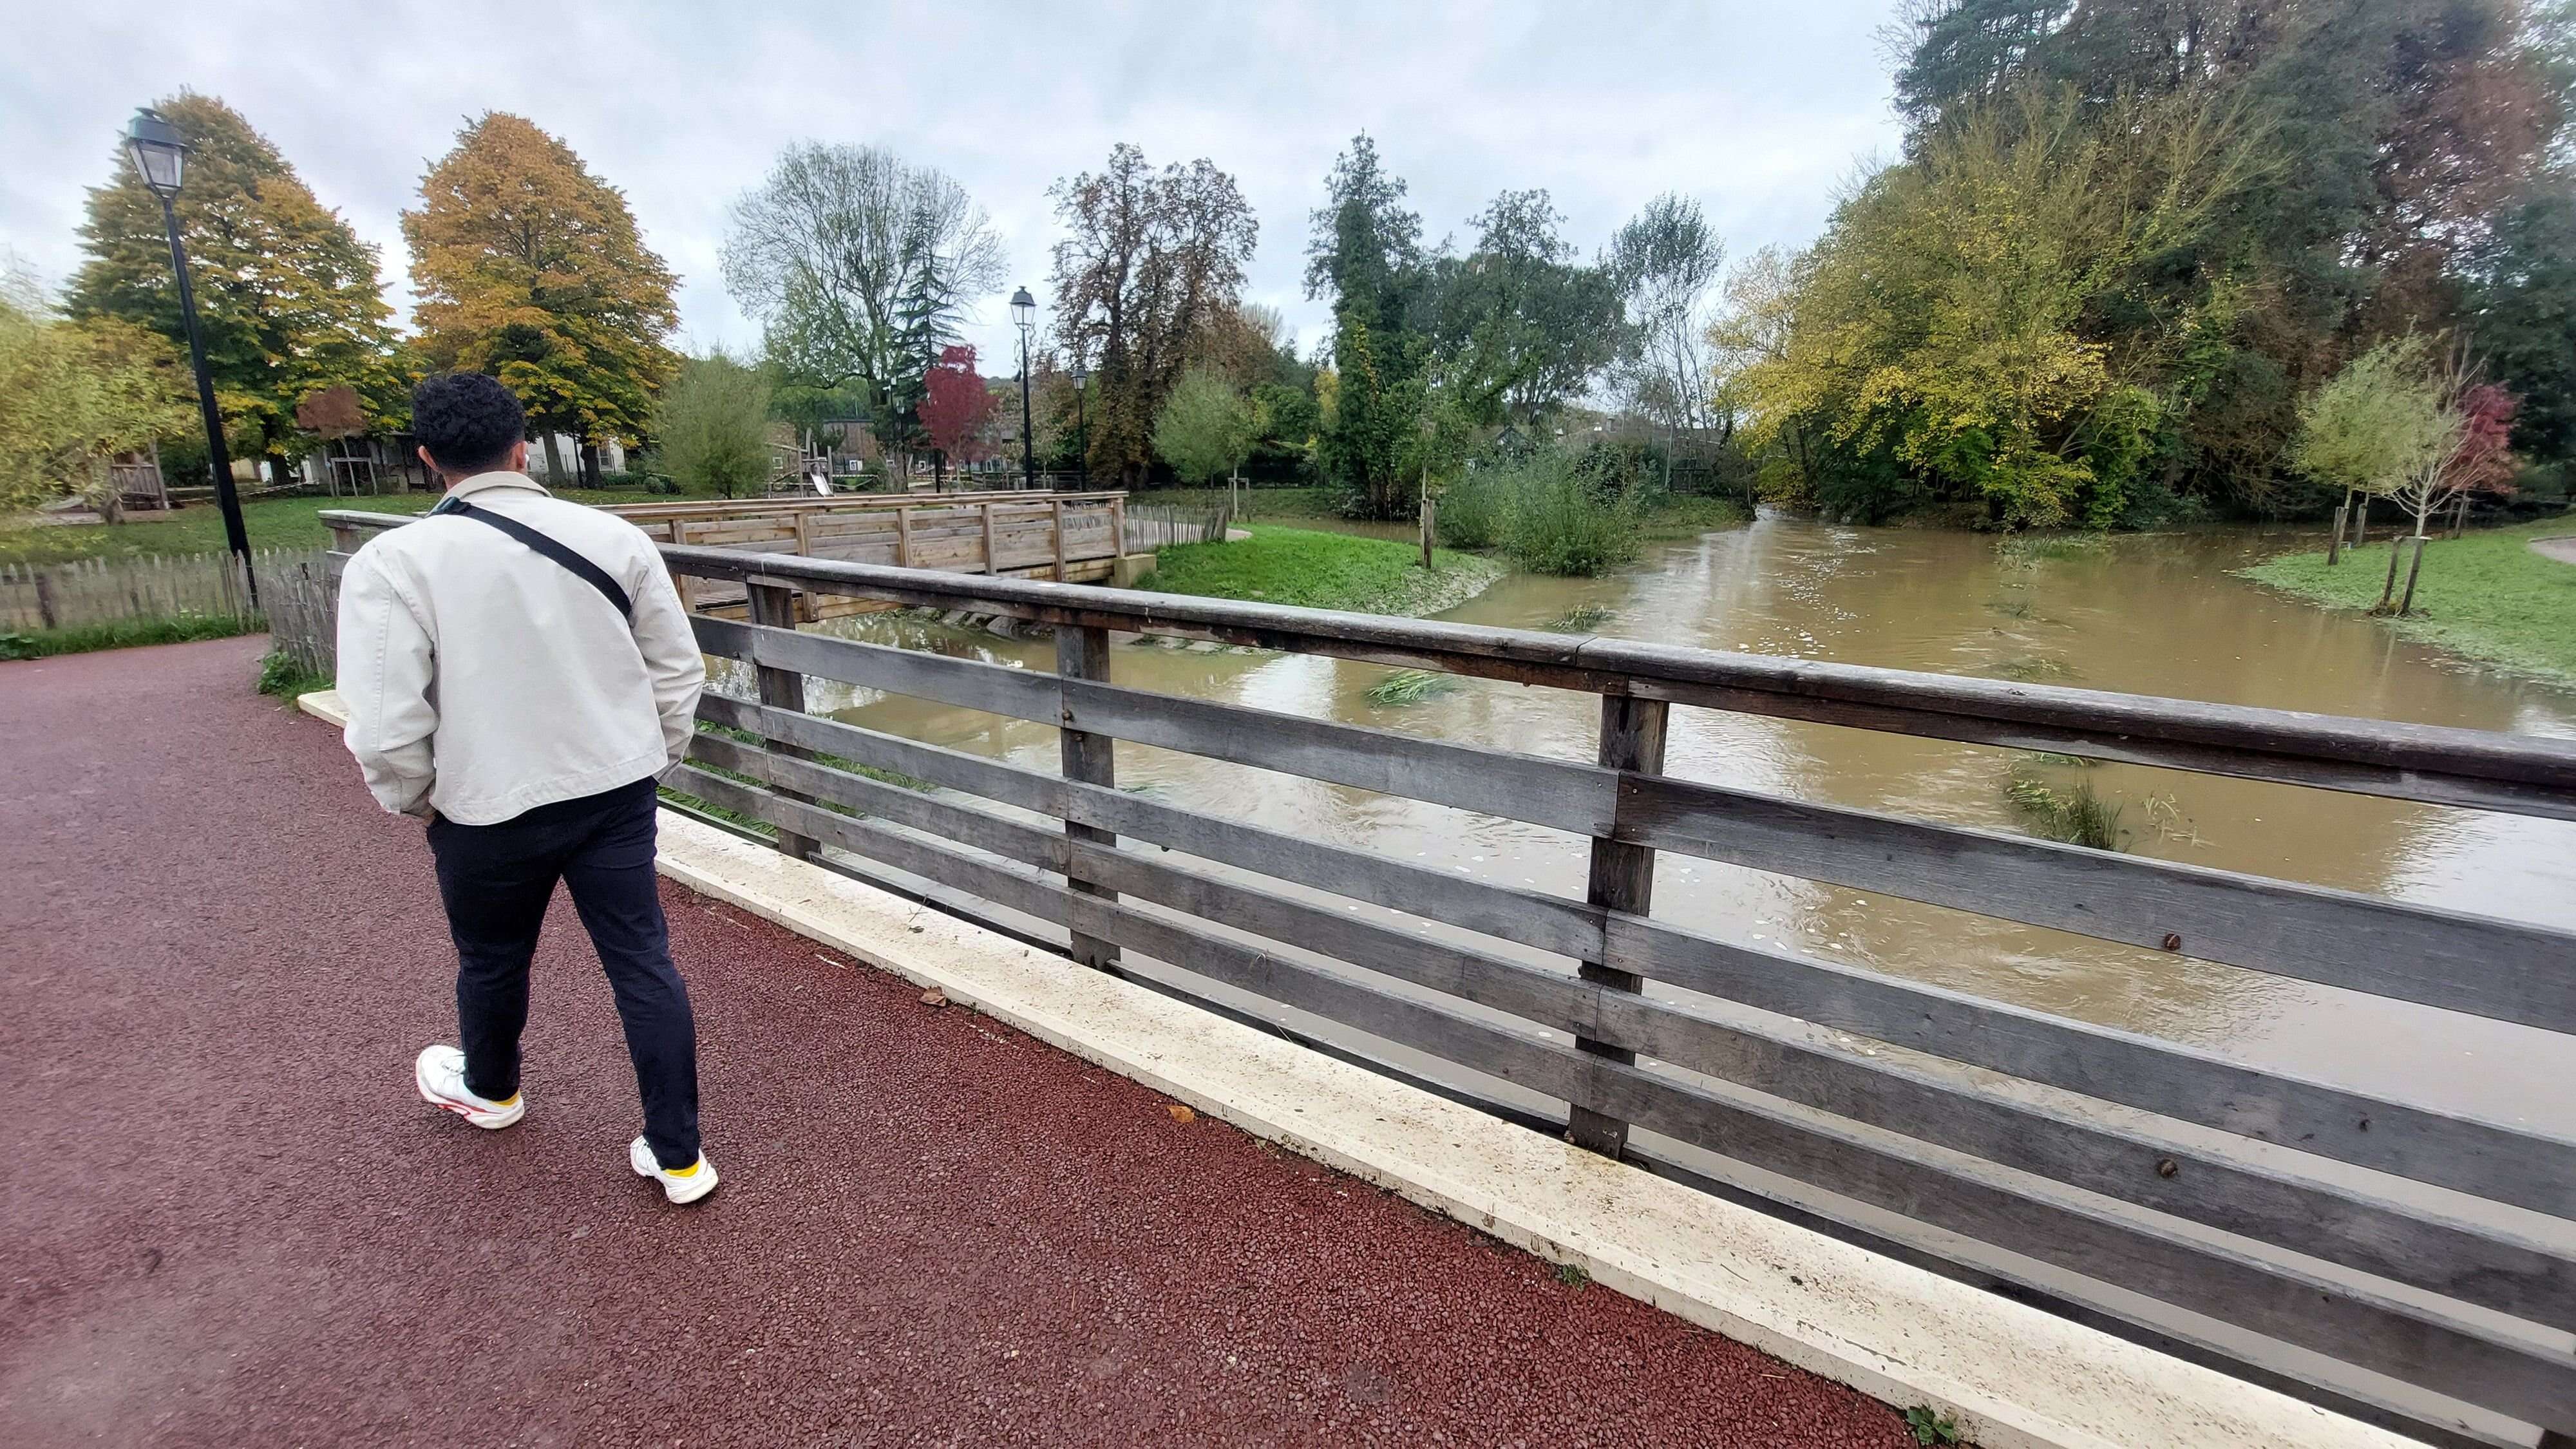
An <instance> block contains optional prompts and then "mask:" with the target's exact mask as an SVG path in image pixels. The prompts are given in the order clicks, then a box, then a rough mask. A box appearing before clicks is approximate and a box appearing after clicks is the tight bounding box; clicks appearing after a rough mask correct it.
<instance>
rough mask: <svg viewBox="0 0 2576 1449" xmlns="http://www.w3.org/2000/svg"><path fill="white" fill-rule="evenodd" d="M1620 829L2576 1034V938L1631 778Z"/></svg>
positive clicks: (1800, 871) (1652, 841)
mask: <svg viewBox="0 0 2576 1449" xmlns="http://www.w3.org/2000/svg"><path fill="white" fill-rule="evenodd" d="M1615 833H1616V835H1617V836H1618V838H1619V839H1622V840H1633V841H1636V842H1638V843H1639V844H1643V845H1655V846H1661V847H1663V848H1666V849H1670V850H1679V851H1685V852H1688V853H1690V854H1692V855H1697V856H1702V857H1705V858H1708V859H1711V860H1723V861H1728V862H1731V863H1733V864H1737V865H1746V866H1751V867H1753V868H1754V869H1757V870H1766V871H1774V872H1778V873H1780V874H1783V875H1796V876H1804V877H1806V878H1807V879H1809V880H1821V881H1831V882H1833V883H1834V884H1836V885H1844V886H1849V887H1851V888H1853V889H1855V890H1869V891H1883V892H1885V893H1887V894H1889V895H1895V896H1902V897H1904V898H1906V899H1908V900H1916V901H1926V902H1929V903H1931V904H1934V905H1941V906H1951V907H1955V908H1957V909H1959V910H1967V911H1977V912H1981V913H1983V914H1985V915H1990V916H2003V917H2006V918H2008V919H2011V920H2016V921H2024V922H2028V923H2030V924H2032V925H2038V926H2052V927H2055V928H2057V929H2059V930H2066V931H2077V932H2081V933H2083V934H2084V935H2087V936H2094V937H2099V938H2101V939H2103V940H2108V941H2120V942H2124V943H2126V944H2129V945H2132V946H2144V947H2147V948H2149V949H2154V950H2166V951H2174V952H2178V953H2180V954H2183V955H2186V956H2196V957H2199V958H2200V959H2202V960H2205V961H2223V962H2226V963H2227V964H2229V965H2233V966H2243V967H2247V968H2249V969H2252V970H2256V971H2266V972H2270V973H2273V974H2275V975H2280V976H2290V977H2295V978H2297V979H2299V980H2302V981H2315V982H2319V983H2322V984H2324V985H2328V986H2340V987H2344V988H2346V989H2348V990H2353V991H2366V992H2370V993H2372V994H2373V995H2378V996H2388V997H2395V998H2397V999H2398V1000H2401V1001H2414V1002H2420V1003H2422V1004H2423V1005H2426V1006H2437V1007H2441V1008H2444V1009H2446V1010H2450V1011H2460V1012H2467V1013H2469V1014H2471V1015H2475V1016H2485V1017H2494V1018H2496V1019H2499V1020H2503V1021H2515V1022H2521V1023H2523V1024H2525V1025H2528V1026H2537V1027H2542V1028H2545V1029H2547V1030H2550V1031H2560V1032H2576V933H2570V932H2566V931H2559V930H2552V929H2550V928H2548V927H2545V926H2535V925H2528V924H2524V923H2520V922H2513V921H2504V920H2498V919H2495V918H2493V917H2488V916H2473V915H2469V914H2466V913H2464V912H2459V911H2445V910H2440V909H2437V908H2434V907H2431V906H2420V905H2412V904H2407V903H2402V902H2397V901H2389V900H2382V899H2379V898H2376V897H2372V896H2364V895H2356V894H2354V893H2352V892H2349V891H2337V890H2328V889H2325V888H2323V887H2320V886H2309V885H2298V884H2294V883H2292V882H2288V881H2277V880H2267V879H2265V878H2263V877H2260V876H2249V875H2239V874H2236V873H2235V872H2232V871H2223V870H2213V869H2210V868H2208V867H2205V866H2195V865H2185V864H2180V863H2177V862H2173V861H2162V860H2152V859H2148V858H2145V857H2142V856H2133V855H2121V854H2117V853H2114V852H2109V851H2100V850H2087V849H2084V848H2082V847H2080V846H2072V845H2059V844H2057V843H2055V842H2053V841H2044V840H2031V839H2028V838H2026V837H2022V836H2014V835H2004V834H1999V833H1997V832H1994V831H1987V830H1975V829H1971V828H1968V827H1965V826H1956V825H1936V824H1932V823H1929V822H1926V821H1919V820H1907V819H1902V818H1899V817H1896V816H1891V815H1883V814H1879V813H1877V812H1875V811H1868V810H1855V809H1850V808H1848V807H1844V806H1836V805H1817V804H1811V803H1808V802H1805V801H1798V800H1788V799H1783V798H1780V797H1778V796H1773V795H1766V794H1762V793H1759V792H1756V791H1751V790H1738V789H1732V788H1729V787H1726V786H1722V785H1707V784H1700V783H1697V782H1693V781H1684V780H1674V779H1669V778H1653V777H1648V776H1643V775H1629V776H1624V777H1622V779H1621V780H1620V784H1619V822H1618V827H1617V830H1616V832H1615Z"/></svg>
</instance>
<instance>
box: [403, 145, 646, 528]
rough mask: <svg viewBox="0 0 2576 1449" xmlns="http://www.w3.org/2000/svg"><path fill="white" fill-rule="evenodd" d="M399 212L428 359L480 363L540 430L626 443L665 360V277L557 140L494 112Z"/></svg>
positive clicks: (638, 430)
mask: <svg viewBox="0 0 2576 1449" xmlns="http://www.w3.org/2000/svg"><path fill="white" fill-rule="evenodd" d="M420 192H421V204H420V209H419V210H417V211H406V212H404V213H403V217H402V228H403V240H404V241H405V242H406V243H408V244H409V245H410V248H411V255H412V264H411V279H412V287H413V289H414V290H415V291H417V292H418V293H419V294H420V303H419V305H418V307H417V308H415V309H414V311H413V313H412V318H413V322H414V324H415V325H417V326H418V327H419V329H420V344H419V345H420V353H421V356H422V358H423V360H424V361H426V362H428V363H429V364H430V365H431V366H432V367H435V368H442V369H459V370H470V371H475V372H486V373H490V374H491V375H492V376H494V377H496V378H499V379H500V380H501V382H502V384H503V385H504V386H506V387H508V388H509V389H510V390H511V391H512V392H515V393H517V394H518V395H519V399H520V401H521V402H522V403H524V404H525V405H526V406H527V409H528V416H529V418H530V419H531V420H532V421H533V422H534V423H535V424H536V425H537V426H538V427H539V428H540V429H542V430H543V431H544V434H545V443H546V466H547V469H548V471H549V472H550V473H552V474H554V475H555V476H558V477H560V476H561V475H562V471H563V467H562V459H561V458H560V457H558V456H557V455H556V452H555V443H554V434H556V433H558V432H564V433H570V434H572V435H573V436H574V437H576V438H579V439H581V440H582V442H583V444H584V447H583V453H584V463H585V465H587V464H588V463H589V458H590V454H591V449H590V447H589V444H590V443H591V442H592V441H593V440H595V439H599V438H604V437H614V438H622V439H626V440H629V441H633V440H635V439H637V438H640V437H641V436H642V435H643V434H644V432H645V430H646V428H647V426H648V424H649V421H650V419H651V417H652V415H653V398H654V394H655V393H657V392H658V391H659V390H660V389H661V387H662V385H663V384H664V383H666V382H668V381H669V380H670V379H671V378H672V377H673V376H674V375H675V374H677V373H678V371H679V367H680V358H679V355H678V354H677V353H675V352H673V351H672V350H671V349H670V347H669V346H667V345H666V344H665V343H664V341H663V339H664V338H666V337H668V336H669V335H670V334H671V332H672V331H673V330H674V329H675V328H677V327H678V326H679V311H678V308H677V306H676V305H675V304H674V303H673V301H672V298H671V289H672V287H673V286H674V285H675V281H676V279H675V278H674V277H673V276H672V274H671V269H670V268H669V267H668V266H666V265H664V264H663V261H662V259H661V258H660V257H658V256H656V255H654V254H653V251H652V250H651V249H650V248H649V247H647V246H645V245H644V239H643V235H642V233H641V232H640V231H639V230H638V229H637V227H636V225H635V215H634V213H633V212H631V211H629V210H627V207H626V198H625V196H624V194H623V193H621V192H619V191H618V190H617V188H615V187H613V186H611V185H609V184H608V183H607V182H605V181H602V180H601V179H600V178H599V177H597V176H596V175H593V174H592V173H591V171H590V168H589V167H587V166H585V165H583V164H582V160H581V158H580V157H579V156H577V155H575V154H573V150H572V148H571V147H569V146H566V145H565V144H564V143H563V142H561V141H559V140H557V139H555V138H554V137H553V136H550V135H548V134H546V133H545V132H544V131H541V130H539V129H538V128H537V127H536V126H534V125H532V124H530V123H529V122H527V121H525V120H523V119H521V118H520V117H517V116H513V115H510V114H508V113H506V112H502V111H487V112H485V113H484V114H483V115H482V116H481V117H480V118H478V119H476V120H475V121H473V122H472V123H470V124H468V125H467V126H466V127H465V129H464V130H462V131H460V132H458V133H457V137H456V148H455V149H454V150H452V151H450V152H448V153H447V155H446V156H444V157H442V158H441V159H440V160H439V162H438V164H437V165H435V166H433V167H431V168H430V170H429V174H428V175H427V176H425V177H423V178H422V179H421V184H420Z"/></svg>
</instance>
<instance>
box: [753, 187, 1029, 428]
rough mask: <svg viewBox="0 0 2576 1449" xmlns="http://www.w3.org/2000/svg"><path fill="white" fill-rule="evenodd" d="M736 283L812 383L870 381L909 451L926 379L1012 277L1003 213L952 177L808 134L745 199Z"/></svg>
mask: <svg viewBox="0 0 2576 1449" xmlns="http://www.w3.org/2000/svg"><path fill="white" fill-rule="evenodd" d="M723 258H724V275H725V286H726V288H727V290H729V291H730V292H732V294H733V298H734V300H735V301H736V302H738V303H740V304H741V306H742V309H743V310H744V311H745V312H748V313H750V314H751V315H752V316H753V317H755V318H757V319H759V321H760V323H761V327H762V347H763V349H764V351H765V353H766V355H767V357H768V359H769V360H770V362H771V363H772V364H773V365H775V366H776V367H777V368H778V370H779V372H780V375H781V376H782V378H783V379H784V380H785V381H786V382H788V383H790V384H791V385H793V386H795V387H797V388H800V389H822V390H832V389H840V388H845V387H851V388H855V389H857V390H858V391H859V392H860V393H861V394H862V395H863V396H864V397H865V398H866V400H867V403H868V406H869V409H870V412H871V415H872V416H874V417H875V418H877V420H878V421H877V424H876V432H877V437H878V441H880V442H882V443H885V444H886V445H887V446H889V447H898V448H899V447H902V446H905V445H906V443H907V440H908V439H909V438H910V436H911V434H912V429H913V428H914V426H916V424H917V412H916V409H917V406H918V402H919V399H918V396H917V395H909V396H905V397H900V398H897V399H896V400H895V405H894V406H892V407H889V406H888V399H889V397H890V396H892V395H894V394H896V393H898V392H904V391H906V390H908V389H911V388H914V387H917V386H918V385H919V384H920V382H921V380H922V378H923V377H924V376H925V375H926V373H927V372H928V370H929V365H930V364H931V362H932V361H934V360H935V359H936V358H937V357H938V355H939V348H940V347H942V346H945V345H946V344H947V343H948V342H951V341H954V340H955V337H956V333H957V323H958V321H959V319H960V317H961V315H962V313H963V309H964V308H965V306H966V305H967V303H968V302H969V301H970V300H971V299H973V298H976V297H981V296H985V295H987V294H989V293H991V292H993V291H994V290H996V289H997V288H999V287H1000V286H1001V284H1002V264H1003V251H1002V241H1001V238H1000V236H999V235H998V234H996V233H995V232H994V230H993V224H992V219H991V218H990V217H989V216H987V215H986V214H985V211H984V208H983V207H982V206H980V205H978V204H976V202H975V199H974V198H973V197H972V196H970V195H968V194H967V191H966V188H965V187H963V186H961V185H959V184H958V183H957V182H956V181H955V180H954V179H953V178H951V177H950V176H949V175H948V174H947V173H945V172H943V171H940V170H938V169H936V168H935V167H929V166H915V165H913V164H911V163H910V162H907V161H905V160H904V159H903V158H901V157H900V156H897V155H896V154H895V153H893V152H892V151H889V150H886V149H885V148H884V147H881V146H843V145H824V144H821V143H819V142H812V141H803V142H798V143H796V144H794V145H791V146H789V147H788V148H787V149H786V150H784V151H782V152H780V153H779V156H778V160H777V163H776V164H775V165H773V166H772V167H771V168H770V171H769V175H768V176H767V177H766V178H764V179H763V180H762V181H761V183H760V185H758V186H756V187H754V188H752V189H751V190H749V191H747V192H745V193H743V195H742V196H741V197H740V198H738V199H737V200H736V201H735V202H734V204H733V211H732V215H731V219H730V222H729V224H728V227H727V230H726V233H725V240H724V246H723Z"/></svg>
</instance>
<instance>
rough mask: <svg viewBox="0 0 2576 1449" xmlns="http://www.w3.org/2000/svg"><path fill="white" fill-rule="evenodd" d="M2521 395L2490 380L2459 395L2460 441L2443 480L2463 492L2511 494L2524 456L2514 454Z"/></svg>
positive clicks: (2445, 469) (2446, 467) (2445, 470)
mask: <svg viewBox="0 0 2576 1449" xmlns="http://www.w3.org/2000/svg"><path fill="white" fill-rule="evenodd" d="M2521 404H2522V399H2520V398H2517V397H2515V396H2514V395H2513V394H2512V393H2509V392H2507V391H2505V390H2504V389H2503V388H2500V387H2498V386H2496V385H2495V384H2494V383H2491V382H2484V383H2480V384H2478V385H2477V386H2476V387H2473V388H2470V389H2469V390H2468V391H2467V392H2465V393H2462V394H2461V395H2460V401H2459V403H2458V407H2459V410H2460V443H2459V447H2458V449H2457V450H2456V451H2454V452H2453V453H2452V454H2451V461H2450V462H2449V463H2448V464H2447V465H2446V466H2445V467H2444V469H2443V472H2444V474H2445V475H2446V476H2445V477H2444V479H2443V481H2444V482H2446V483H2448V484H2450V485H2451V486H2452V487H2453V488H2456V489H2458V490H2459V491H2460V492H2462V493H2492V494H2498V495H2502V494H2509V493H2511V492H2513V475H2514V472H2515V470H2516V469H2517V468H2518V467H2519V465H2520V463H2521V460H2520V459H2518V458H2516V457H2514V455H2513V448H2512V442H2513V415H2514V411H2515V409H2517V408H2519V407H2520V406H2521Z"/></svg>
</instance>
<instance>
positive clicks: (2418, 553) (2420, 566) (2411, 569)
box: [2397, 519, 2424, 619]
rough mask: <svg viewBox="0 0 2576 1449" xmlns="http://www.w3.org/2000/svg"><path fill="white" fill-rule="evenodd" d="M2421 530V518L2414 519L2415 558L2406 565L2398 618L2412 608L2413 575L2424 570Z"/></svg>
mask: <svg viewBox="0 0 2576 1449" xmlns="http://www.w3.org/2000/svg"><path fill="white" fill-rule="evenodd" d="M2423 530H2424V525H2423V521H2422V520H2421V519H2418V520H2416V525H2415V560H2414V562H2412V563H2410V564H2408V565H2407V566H2406V596H2405V598H2403V599H2401V600H2400V601H2399V602H2398V605H2397V617H2399V618H2401V619H2403V618H2405V617H2406V613H2407V611H2408V610H2410V609H2412V608H2414V607H2415V576H2416V575H2417V574H2419V573H2422V572H2423V571H2424V531H2423Z"/></svg>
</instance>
